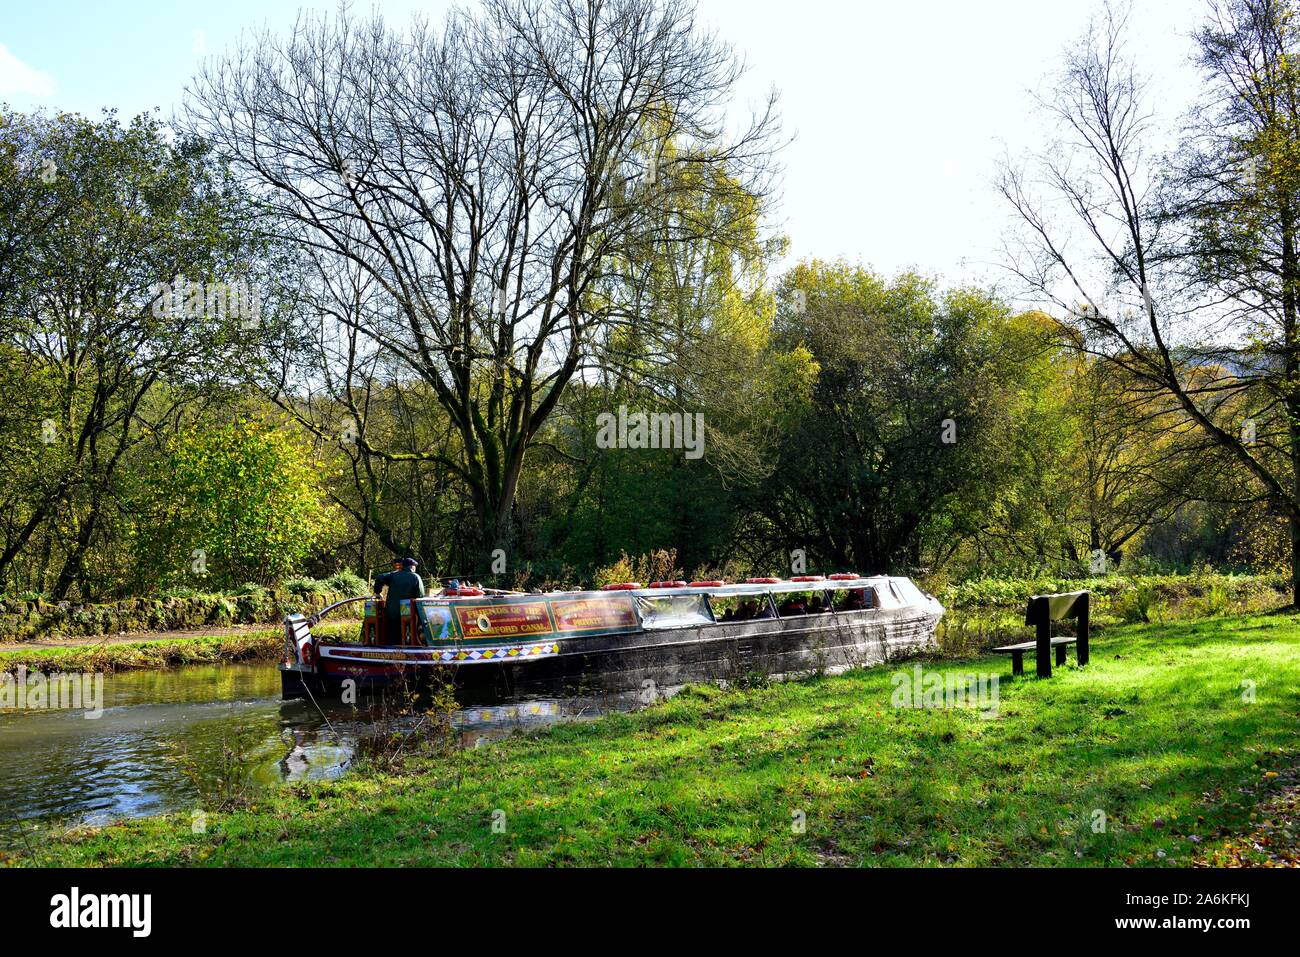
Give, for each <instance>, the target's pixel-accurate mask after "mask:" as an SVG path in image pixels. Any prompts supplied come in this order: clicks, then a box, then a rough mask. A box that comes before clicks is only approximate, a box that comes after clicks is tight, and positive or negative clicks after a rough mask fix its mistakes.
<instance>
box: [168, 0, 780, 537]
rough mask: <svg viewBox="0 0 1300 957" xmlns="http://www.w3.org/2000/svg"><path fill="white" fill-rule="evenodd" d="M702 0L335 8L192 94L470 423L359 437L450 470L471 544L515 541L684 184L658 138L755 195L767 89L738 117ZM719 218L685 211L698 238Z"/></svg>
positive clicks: (275, 201) (681, 228)
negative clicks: (558, 424)
mask: <svg viewBox="0 0 1300 957" xmlns="http://www.w3.org/2000/svg"><path fill="white" fill-rule="evenodd" d="M694 13H695V11H694V7H693V5H692V4H691V3H689V2H686V0H663V2H659V0H487V2H485V3H484V4H483V6H482V8H481V9H480V10H479V11H478V12H475V13H468V12H463V11H460V12H454V13H452V14H451V15H449V16H448V17H447V19H446V21H445V22H444V23H443V24H442V26H441V27H440V28H433V27H430V26H429V25H428V24H427V23H425V22H423V21H420V20H417V21H415V22H414V23H413V25H412V26H411V28H410V30H409V31H406V32H397V31H394V30H392V29H390V28H389V27H388V26H387V25H386V24H385V23H384V22H383V21H382V20H380V19H379V18H378V17H375V18H373V19H370V20H367V21H365V22H359V21H356V20H354V19H352V18H351V17H350V15H349V14H348V13H347V11H346V9H341V10H340V11H339V13H338V14H337V15H336V16H334V17H333V18H311V17H308V18H304V19H302V20H300V21H299V23H298V24H297V26H296V28H295V29H294V31H293V33H292V35H291V36H289V37H288V38H287V39H285V40H279V39H277V38H275V37H273V36H270V35H267V34H263V35H261V36H259V37H257V38H255V40H254V41H253V42H252V43H251V44H250V46H249V47H248V48H246V49H244V50H243V51H242V52H240V53H239V54H238V55H236V56H235V57H233V58H232V59H230V60H228V61H226V62H223V63H221V64H219V65H217V66H215V67H214V68H212V69H211V70H210V71H208V72H206V73H205V74H204V75H203V76H201V77H200V78H199V79H198V80H197V81H196V86H195V89H194V90H193V91H192V94H193V95H192V104H191V106H192V109H191V116H192V120H193V128H194V129H195V131H196V132H198V133H200V134H201V135H202V136H204V137H205V138H206V139H208V140H210V141H211V142H212V143H214V144H215V145H216V147H217V148H218V149H219V150H221V151H222V152H223V153H225V154H226V155H227V156H229V157H230V159H231V160H232V164H233V168H234V169H235V170H236V171H237V172H238V174H239V175H240V176H241V178H242V179H243V181H244V182H245V184H246V186H247V187H248V188H249V189H251V190H252V191H253V192H254V193H255V194H256V195H257V196H258V197H259V198H260V200H261V201H262V203H263V204H264V206H265V208H266V209H267V211H268V212H269V213H270V214H271V215H272V216H273V217H274V218H275V219H276V220H277V221H278V222H279V224H280V226H279V231H280V234H281V235H283V236H284V237H286V238H290V239H292V240H294V241H295V242H297V243H299V244H300V245H301V246H302V247H303V248H305V249H307V250H310V251H311V253H312V255H313V257H315V259H316V260H317V262H318V264H319V270H320V274H321V275H322V276H324V275H328V274H329V273H330V272H331V271H333V272H336V273H343V272H345V271H346V270H348V269H351V268H355V270H356V271H357V273H358V274H359V275H362V276H364V277H365V281H366V282H367V283H370V284H372V291H373V295H372V296H370V297H369V298H368V301H367V303H366V305H365V306H364V308H361V309H351V308H343V309H338V310H336V312H337V316H336V318H337V320H338V321H339V322H341V323H343V324H344V325H345V326H348V327H349V328H351V329H353V330H355V332H356V333H357V334H358V335H359V336H360V337H361V340H363V341H364V343H365V344H366V347H367V348H374V349H377V350H379V351H381V352H383V353H384V354H385V355H386V356H387V357H388V359H389V360H391V364H392V366H393V367H394V368H395V369H399V370H401V373H402V374H404V375H405V376H407V377H409V378H410V379H411V380H418V381H420V382H422V383H424V384H425V385H426V386H427V387H428V388H429V389H430V390H432V393H433V394H434V395H435V396H436V398H437V401H438V402H439V403H440V404H441V406H442V408H443V409H445V411H446V413H447V415H448V416H449V418H450V421H451V423H452V426H453V427H454V429H455V431H456V435H457V438H458V442H457V443H456V448H455V449H454V453H453V454H447V453H445V452H443V451H440V450H429V449H420V448H384V447H380V446H379V445H377V444H375V443H372V442H371V441H370V439H369V438H368V437H367V435H366V431H365V429H364V428H362V429H361V430H360V435H359V447H360V448H362V449H363V451H364V452H365V453H366V454H367V455H371V456H375V457H378V458H386V459H389V460H394V461H395V460H403V459H407V460H410V459H415V460H424V461H430V462H433V463H435V464H436V465H438V466H439V467H441V468H445V469H447V470H449V471H450V472H452V473H453V474H454V475H456V476H457V477H458V478H459V479H460V480H461V481H462V482H463V483H464V484H465V486H466V487H467V488H468V490H469V494H470V498H471V500H472V502H473V507H474V511H475V514H476V516H477V519H478V524H479V530H478V531H479V547H480V549H481V551H480V554H486V553H487V551H488V550H490V549H492V548H496V547H503V546H505V545H507V544H508V540H509V537H510V517H511V510H512V507H513V502H514V497H515V491H516V488H517V485H518V482H519V477H520V472H521V470H522V468H523V466H524V461H525V457H526V455H527V453H528V451H529V448H530V446H531V444H532V443H533V440H534V437H535V436H536V435H537V433H538V431H539V429H540V427H541V426H542V424H543V423H544V422H545V421H546V419H547V417H548V416H549V415H550V414H551V413H552V411H553V410H554V409H555V407H556V403H557V402H558V401H559V398H560V396H561V393H562V392H563V390H564V388H565V386H566V384H567V383H569V382H570V381H571V380H572V379H573V378H574V377H575V375H578V374H579V373H580V370H581V368H582V366H583V363H584V361H585V360H586V359H587V358H589V357H590V355H592V343H593V339H594V338H595V334H596V333H597V332H599V331H600V330H602V329H605V328H608V327H609V326H610V325H611V324H616V323H619V322H628V321H630V320H631V319H633V318H634V317H635V316H634V310H633V309H631V308H629V304H630V303H631V302H632V301H633V297H631V296H630V295H629V296H621V295H619V289H620V285H621V280H623V279H626V280H627V281H628V282H629V283H630V282H631V280H632V275H633V273H632V269H631V265H630V263H629V259H628V257H627V256H626V255H624V253H625V252H626V251H627V250H628V249H629V248H630V247H631V246H632V244H633V240H634V238H635V237H637V236H638V234H639V233H640V232H641V231H642V230H643V229H644V228H645V226H646V222H647V217H648V214H649V212H650V211H652V210H654V209H656V208H662V207H663V206H664V205H665V204H666V202H667V199H668V198H669V196H670V195H671V193H672V191H673V190H675V189H677V188H678V185H677V184H679V183H680V182H681V178H680V177H675V176H672V175H667V174H668V173H669V171H668V170H666V169H664V168H662V166H661V159H662V157H663V155H664V150H665V146H666V145H667V144H670V143H671V144H673V146H674V151H673V157H674V158H673V162H674V164H690V165H693V166H696V167H699V168H701V169H709V168H716V169H719V170H725V171H726V172H727V173H728V175H729V176H731V177H734V178H736V179H737V180H739V181H740V182H742V183H743V184H744V185H745V187H746V188H747V189H749V190H750V191H751V192H753V193H754V194H755V195H763V194H764V193H765V189H766V180H767V179H768V177H769V174H770V171H771V170H770V166H769V157H770V155H771V152H772V149H773V137H774V135H775V132H776V125H775V120H774V114H773V110H772V107H773V103H772V101H770V100H769V101H768V103H766V104H765V105H764V107H763V109H761V110H760V111H759V112H758V113H757V114H756V115H754V116H752V117H751V119H750V122H749V123H748V124H747V126H746V127H745V128H744V129H743V130H741V131H740V132H739V133H735V134H732V133H729V130H728V123H727V119H726V116H725V114H724V107H725V106H726V104H727V101H728V98H729V96H730V94H731V93H732V91H733V88H734V86H735V84H736V81H737V79H738V78H739V77H740V75H741V72H742V67H741V66H740V65H739V64H738V63H737V61H736V59H735V57H734V56H733V54H732V52H731V51H730V49H729V48H728V47H727V46H725V45H724V44H722V43H720V42H719V41H718V40H717V39H716V38H715V37H713V36H711V35H708V34H704V33H701V32H700V31H699V30H698V29H697V28H696V27H695V24H694ZM721 180H722V177H711V176H703V175H702V176H695V177H692V178H691V182H692V184H694V185H693V187H692V188H698V184H700V183H709V182H715V181H721ZM708 223H709V221H708V220H707V219H698V220H697V219H696V218H693V217H691V216H689V215H684V216H681V217H679V218H678V220H677V221H676V222H675V224H674V227H675V230H676V235H677V237H678V238H679V239H680V240H682V241H684V240H687V239H689V238H691V237H692V236H693V235H695V233H696V232H697V231H698V230H699V229H700V228H705V227H707V226H708ZM317 292H318V293H324V292H328V290H326V289H323V288H318V289H317ZM282 385H283V387H284V388H292V387H293V382H292V381H288V380H286V381H285V382H283V383H282ZM358 411H360V412H361V413H362V417H363V418H364V410H358ZM362 425H363V426H364V422H363V423H362Z"/></svg>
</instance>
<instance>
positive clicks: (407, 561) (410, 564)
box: [402, 558, 420, 568]
mask: <svg viewBox="0 0 1300 957" xmlns="http://www.w3.org/2000/svg"><path fill="white" fill-rule="evenodd" d="M419 564H420V563H419V562H417V561H416V560H415V559H414V558H403V559H402V567H403V568H415V567H416V566H418V565H419Z"/></svg>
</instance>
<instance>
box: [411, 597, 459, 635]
mask: <svg viewBox="0 0 1300 957" xmlns="http://www.w3.org/2000/svg"><path fill="white" fill-rule="evenodd" d="M419 608H420V613H421V614H422V615H423V617H424V635H425V640H426V641H430V640H432V641H446V640H448V639H451V638H455V637H456V626H455V625H454V624H452V619H451V609H450V608H448V607H447V606H446V605H424V604H421V605H420V606H419Z"/></svg>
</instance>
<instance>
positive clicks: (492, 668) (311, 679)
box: [280, 573, 944, 701]
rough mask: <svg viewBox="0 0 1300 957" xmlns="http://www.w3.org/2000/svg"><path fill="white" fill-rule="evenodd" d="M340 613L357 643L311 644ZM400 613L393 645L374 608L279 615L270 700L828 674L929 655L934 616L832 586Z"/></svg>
mask: <svg viewBox="0 0 1300 957" xmlns="http://www.w3.org/2000/svg"><path fill="white" fill-rule="evenodd" d="M351 602H365V603H366V610H365V617H364V620H363V623H362V627H361V632H360V635H359V636H358V638H357V640H354V641H347V640H342V639H337V638H325V637H317V636H315V635H313V634H312V626H314V625H315V624H316V623H317V622H319V621H320V620H321V618H323V617H324V616H325V615H326V614H328V613H329V612H331V611H333V610H334V609H336V608H339V607H340V606H343V605H347V604H349V603H351ZM403 611H404V612H405V614H404V616H403V618H402V619H401V626H400V629H398V631H399V633H398V634H396V635H391V634H384V632H383V628H384V626H385V624H386V623H385V619H384V617H383V614H382V608H381V603H380V602H379V601H378V600H377V599H374V598H368V597H362V598H351V599H346V600H345V601H342V602H338V603H336V604H334V605H331V606H329V607H328V608H326V609H324V610H323V611H322V612H320V613H318V614H316V615H313V616H311V617H304V616H302V615H290V616H289V617H288V618H286V619H285V648H284V658H283V660H282V662H281V664H280V675H281V687H282V692H283V697H284V698H285V699H291V698H301V697H305V696H324V697H334V696H337V695H338V694H340V693H341V692H342V691H344V690H345V689H349V688H350V689H352V690H364V689H375V688H382V687H385V686H388V685H390V684H392V683H394V682H398V681H403V680H408V679H411V678H413V677H414V678H415V679H417V680H418V679H420V678H421V677H426V676H432V675H434V674H440V675H442V676H444V677H446V678H449V679H450V680H451V682H452V684H453V686H454V687H455V689H456V692H457V696H458V697H460V698H461V699H462V700H471V701H472V700H489V699H494V700H500V699H502V698H509V697H515V696H529V695H546V696H559V695H579V694H592V693H601V692H619V691H635V690H642V691H645V690H655V689H658V690H668V689H671V688H674V687H677V686H680V685H683V684H686V683H688V682H693V681H713V682H736V681H742V680H746V679H752V678H753V677H755V676H760V675H761V676H767V677H771V678H775V679H778V680H779V679H783V678H788V677H793V676H798V675H804V674H809V673H814V672H820V673H835V672H838V671H843V670H845V669H847V668H853V667H862V666H866V665H874V664H880V663H882V662H885V661H889V660H891V659H895V658H899V657H902V656H906V655H909V654H914V653H916V652H918V651H922V650H924V649H926V648H929V647H932V646H933V644H934V641H935V626H936V624H937V623H938V621H939V618H940V617H941V616H942V615H943V611H944V609H943V606H942V605H940V604H939V602H938V600H937V599H935V598H934V597H933V596H932V595H928V594H926V593H925V592H923V591H922V590H921V589H920V588H918V587H917V586H916V585H915V584H914V583H913V582H912V581H911V580H910V579H908V578H902V577H893V576H884V575H880V576H870V577H868V576H859V575H857V574H856V573H843V574H838V575H831V576H829V577H824V576H820V575H804V576H798V577H795V578H791V579H789V580H784V579H780V578H751V579H748V580H746V581H745V582H741V583H734V584H727V583H725V582H721V581H695V582H684V581H673V582H653V583H651V584H650V585H648V586H642V585H641V584H640V583H639V582H625V583H622V584H618V585H607V586H605V587H604V588H603V589H601V590H599V591H577V592H547V593H532V594H524V593H519V592H500V591H491V590H484V589H481V588H478V587H463V588H447V589H444V590H442V591H441V592H439V593H438V594H436V595H432V596H429V597H426V598H420V599H417V600H416V601H415V602H413V603H411V607H409V608H408V607H406V606H405V605H404V607H403Z"/></svg>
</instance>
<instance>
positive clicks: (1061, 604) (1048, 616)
mask: <svg viewBox="0 0 1300 957" xmlns="http://www.w3.org/2000/svg"><path fill="white" fill-rule="evenodd" d="M1087 610H1088V592H1086V591H1071V592H1064V593H1063V594H1059V595H1034V596H1033V597H1032V598H1030V599H1029V604H1028V606H1027V607H1026V608H1025V624H1026V625H1037V624H1040V623H1046V622H1053V621H1060V620H1061V619H1062V618H1078V617H1079V615H1080V614H1086V613H1087Z"/></svg>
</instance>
